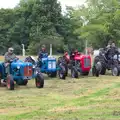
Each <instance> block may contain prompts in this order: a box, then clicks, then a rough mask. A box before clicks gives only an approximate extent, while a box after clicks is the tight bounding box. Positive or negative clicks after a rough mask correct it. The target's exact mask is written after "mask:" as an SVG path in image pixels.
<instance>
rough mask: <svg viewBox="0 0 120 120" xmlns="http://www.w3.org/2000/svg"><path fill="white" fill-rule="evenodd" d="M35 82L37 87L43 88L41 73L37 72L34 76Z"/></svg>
mask: <svg viewBox="0 0 120 120" xmlns="http://www.w3.org/2000/svg"><path fill="white" fill-rule="evenodd" d="M35 84H36V87H37V88H43V87H44V77H43V75H42V74H41V73H38V74H37V76H36V78H35Z"/></svg>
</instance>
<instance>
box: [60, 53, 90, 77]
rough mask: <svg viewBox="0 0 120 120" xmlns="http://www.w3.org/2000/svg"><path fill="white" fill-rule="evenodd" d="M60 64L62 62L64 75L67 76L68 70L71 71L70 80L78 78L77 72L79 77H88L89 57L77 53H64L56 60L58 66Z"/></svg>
mask: <svg viewBox="0 0 120 120" xmlns="http://www.w3.org/2000/svg"><path fill="white" fill-rule="evenodd" d="M60 62H63V63H64V65H65V68H66V75H67V74H68V69H70V70H71V77H72V78H78V73H79V72H80V74H81V75H88V74H89V72H90V69H91V57H90V55H85V54H82V53H79V52H77V51H75V52H74V53H73V54H71V55H69V54H68V53H67V52H66V53H65V54H64V56H63V57H60V58H59V59H58V64H59V63H60Z"/></svg>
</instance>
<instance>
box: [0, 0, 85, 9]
mask: <svg viewBox="0 0 120 120" xmlns="http://www.w3.org/2000/svg"><path fill="white" fill-rule="evenodd" d="M19 1H20V0H0V8H13V7H15V6H16V5H17V4H18V3H19ZM59 1H60V2H61V4H62V7H63V9H64V8H65V6H66V5H67V6H73V7H75V6H77V5H81V4H83V3H84V2H85V0H59Z"/></svg>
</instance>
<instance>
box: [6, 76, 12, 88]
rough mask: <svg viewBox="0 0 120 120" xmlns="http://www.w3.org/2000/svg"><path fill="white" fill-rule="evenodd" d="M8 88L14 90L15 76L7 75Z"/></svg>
mask: <svg viewBox="0 0 120 120" xmlns="http://www.w3.org/2000/svg"><path fill="white" fill-rule="evenodd" d="M6 83H7V89H8V90H14V80H13V77H12V76H11V75H8V76H7V82H6Z"/></svg>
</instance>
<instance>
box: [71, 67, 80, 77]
mask: <svg viewBox="0 0 120 120" xmlns="http://www.w3.org/2000/svg"><path fill="white" fill-rule="evenodd" d="M71 77H72V78H78V71H77V69H76V68H75V67H73V68H72V69H71Z"/></svg>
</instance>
